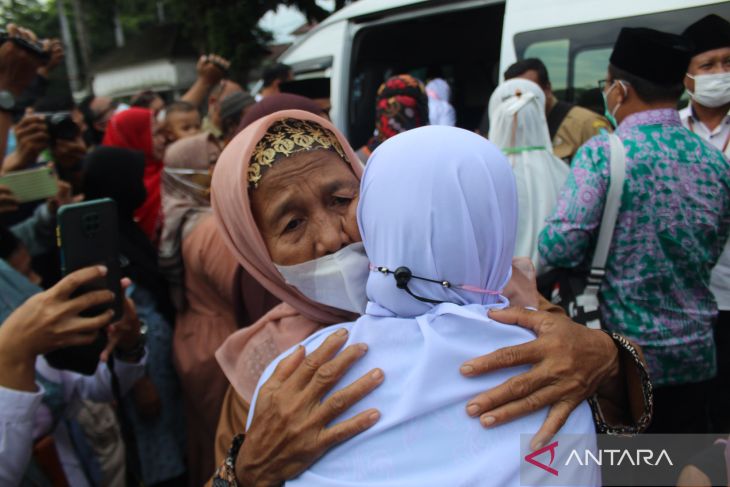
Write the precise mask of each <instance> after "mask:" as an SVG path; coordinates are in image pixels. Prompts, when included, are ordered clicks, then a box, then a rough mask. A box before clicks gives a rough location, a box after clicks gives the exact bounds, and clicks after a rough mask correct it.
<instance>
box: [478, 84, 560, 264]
mask: <svg viewBox="0 0 730 487" xmlns="http://www.w3.org/2000/svg"><path fill="white" fill-rule="evenodd" d="M489 121H490V128H489V140H491V141H492V142H493V143H494V144H496V145H497V146H498V147H499V148H501V149H502V150H503V151H504V152H505V153H506V154H507V157H508V158H509V160H510V164H511V165H512V170H513V171H514V174H515V180H516V183H517V197H518V200H519V215H520V216H519V220H518V224H517V242H516V244H515V256H527V257H529V258H530V259H531V260H532V262H533V264H535V268H536V269H537V271H538V274H539V273H540V272H541V271H543V270H544V269H541V267H540V262H539V261H540V258H539V252H538V248H537V241H538V237H539V235H540V231H541V230H542V229H543V228H544V227H545V220H546V218H547V217H548V216H549V215H550V214H551V213H552V210H553V208H554V206H555V203H556V202H557V200H558V196H559V194H560V189H561V188H562V186H563V184H564V183H565V180H566V179H567V177H568V173H569V172H570V168H569V167H568V165H567V164H565V163H564V162H563V161H561V160H560V159H558V158H557V157H556V156H555V155H553V153H552V149H553V148H552V144H551V143H550V134H549V132H548V126H547V121H546V119H545V94H544V93H543V91H542V89H541V88H540V87H539V86H538V85H537V84H535V83H533V82H532V81H528V80H525V79H519V78H516V79H511V80H509V81H506V82H504V83H502V84H501V85H499V86H498V87H497V89H496V90H495V91H494V93H492V97H491V98H490V100H489Z"/></svg>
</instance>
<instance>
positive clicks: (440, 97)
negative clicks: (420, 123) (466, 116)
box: [426, 78, 456, 127]
mask: <svg viewBox="0 0 730 487" xmlns="http://www.w3.org/2000/svg"><path fill="white" fill-rule="evenodd" d="M426 94H427V95H428V121H429V123H430V124H431V125H448V126H450V127H453V126H454V125H456V110H454V107H453V106H452V105H451V103H449V99H450V98H451V88H450V87H449V84H448V83H447V82H446V81H445V80H443V79H441V78H434V79H432V80H431V81H429V82H428V84H427V85H426Z"/></svg>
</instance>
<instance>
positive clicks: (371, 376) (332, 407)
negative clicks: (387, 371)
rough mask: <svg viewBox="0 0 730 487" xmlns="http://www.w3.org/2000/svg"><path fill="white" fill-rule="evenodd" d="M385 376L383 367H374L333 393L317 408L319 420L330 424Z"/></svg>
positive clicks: (369, 391)
mask: <svg viewBox="0 0 730 487" xmlns="http://www.w3.org/2000/svg"><path fill="white" fill-rule="evenodd" d="M384 378H385V376H384V374H383V371H382V370H381V369H373V370H371V371H370V372H368V373H367V374H365V375H363V376H362V377H360V378H359V379H358V380H356V381H355V382H353V383H352V384H350V385H349V386H347V387H345V388H344V389H340V390H339V391H337V392H335V393H334V394H332V395H331V396H330V397H328V398H327V400H326V401H324V402H323V403H322V404H321V405H320V406H319V408H317V412H316V413H315V414H317V416H318V417H319V418H318V420H319V422H320V423H322V424H323V425H326V424H329V422H330V421H332V420H333V419H335V418H336V417H338V416H339V415H340V414H342V413H343V412H345V411H347V410H348V409H350V407H352V406H353V405H354V404H356V403H357V402H359V401H360V400H361V399H362V398H363V397H365V396H367V395H368V394H370V393H371V392H372V391H373V390H374V389H375V388H376V387H378V386H379V385H380V384H382V383H383V379H384Z"/></svg>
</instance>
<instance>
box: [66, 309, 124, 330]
mask: <svg viewBox="0 0 730 487" xmlns="http://www.w3.org/2000/svg"><path fill="white" fill-rule="evenodd" d="M112 316H114V311H112V310H110V309H108V310H106V311H104V312H103V313H101V314H99V315H96V316H92V317H90V318H82V317H78V316H77V317H74V318H72V319H70V320H67V321H66V322H64V323H62V324H60V325H59V327H58V333H59V334H62V335H66V334H69V335H71V334H74V333H85V332H96V331H97V330H99V328H103V327H104V326H106V325H108V324H109V323H110V322H111V319H112Z"/></svg>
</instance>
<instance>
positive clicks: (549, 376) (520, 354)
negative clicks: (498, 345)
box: [461, 308, 620, 448]
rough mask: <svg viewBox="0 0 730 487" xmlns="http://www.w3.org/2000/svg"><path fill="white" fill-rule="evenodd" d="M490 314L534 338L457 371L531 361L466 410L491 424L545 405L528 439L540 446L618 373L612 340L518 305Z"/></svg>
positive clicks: (481, 371)
mask: <svg viewBox="0 0 730 487" xmlns="http://www.w3.org/2000/svg"><path fill="white" fill-rule="evenodd" d="M489 316H490V318H493V319H495V320H497V321H500V322H502V323H508V324H511V323H515V324H517V325H519V326H523V327H525V328H527V329H530V330H532V331H533V332H535V333H536V334H537V338H536V339H535V340H533V341H531V342H528V343H525V344H522V345H517V346H513V347H506V348H502V349H499V350H497V351H495V352H493V353H490V354H487V355H484V356H481V357H478V358H475V359H473V360H470V361H468V362H466V363H464V364H463V365H462V367H461V373H462V374H463V375H465V376H468V377H473V376H477V375H481V374H486V373H488V372H492V371H494V370H499V369H506V368H509V367H515V366H518V365H526V364H531V365H532V368H531V369H530V371H529V372H526V373H524V374H520V375H517V376H515V377H513V378H511V379H509V380H508V381H506V382H505V383H503V384H502V385H500V386H498V387H495V388H494V389H492V390H489V391H485V392H483V393H482V394H479V395H478V396H476V397H475V398H473V399H472V400H470V401H469V402H468V403H467V405H466V409H467V413H468V414H469V415H470V416H473V417H479V419H480V421H481V423H482V425H484V426H485V427H491V426H496V425H499V424H503V423H506V422H508V421H510V420H512V419H515V418H518V417H520V416H524V415H526V414H529V413H532V412H534V411H537V410H539V409H542V408H544V407H547V406H549V407H550V412H549V413H548V416H547V418H546V419H545V422H544V423H543V425H542V427H541V428H540V431H538V432H537V434H536V435H535V437H534V438H533V440H532V445H531V446H532V447H533V448H539V447H540V446H541V445H544V444H545V443H546V442H547V441H548V440H549V439H550V438H552V437H553V435H555V434H556V433H557V432H558V431H559V430H560V428H561V427H562V426H563V424H565V421H566V420H567V419H568V416H569V415H570V413H571V412H572V411H573V410H574V409H575V408H576V407H577V406H578V405H579V404H580V403H581V402H582V401H584V400H585V399H586V398H588V397H590V396H591V395H592V394H593V393H595V392H596V390H597V389H598V387H599V386H600V385H601V384H603V383H605V382H608V381H611V380H613V379H615V378H616V377H617V376H618V374H619V372H620V365H619V354H618V349H617V348H616V346H615V345H614V343H613V340H612V339H611V338H610V337H609V336H608V335H607V334H605V333H603V332H601V331H598V330H591V329H589V328H587V327H585V326H582V325H579V324H577V323H575V322H573V321H572V320H571V319H570V318H568V317H567V316H563V315H556V314H553V313H546V312H542V311H529V310H526V309H520V308H507V309H504V310H492V311H491V312H490V313H489Z"/></svg>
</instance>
